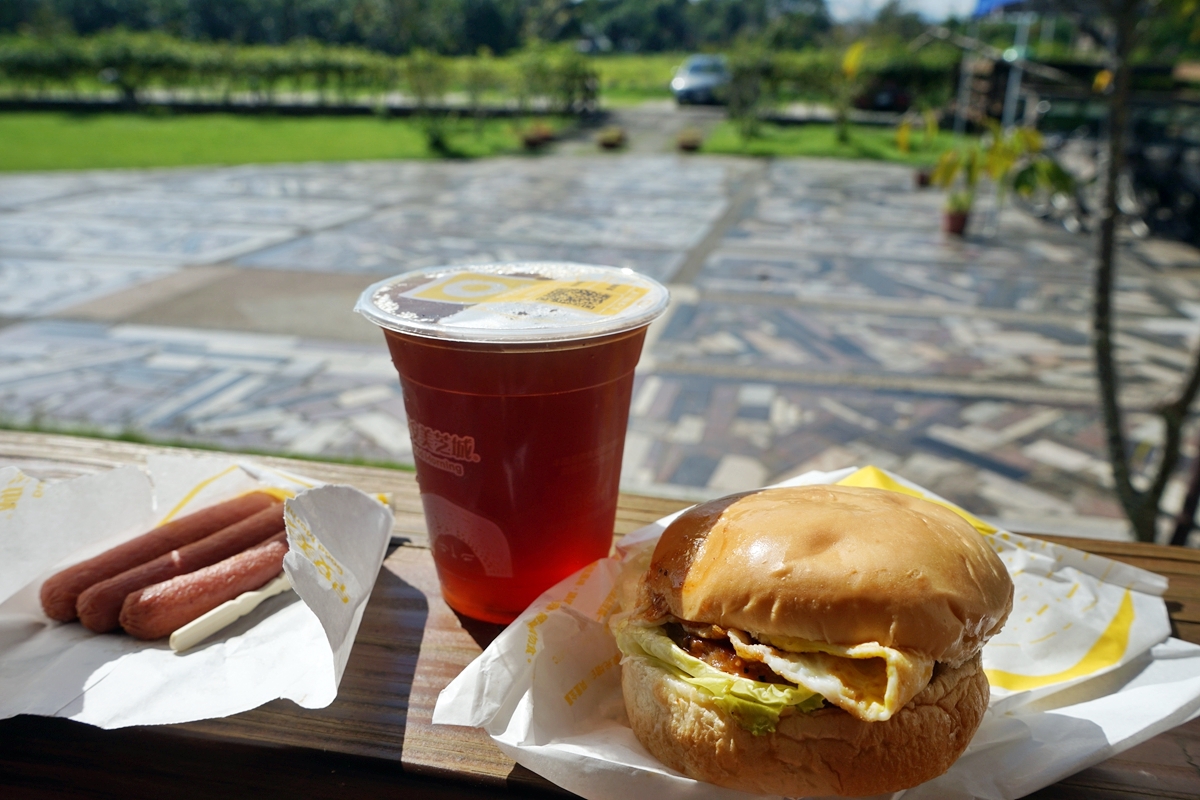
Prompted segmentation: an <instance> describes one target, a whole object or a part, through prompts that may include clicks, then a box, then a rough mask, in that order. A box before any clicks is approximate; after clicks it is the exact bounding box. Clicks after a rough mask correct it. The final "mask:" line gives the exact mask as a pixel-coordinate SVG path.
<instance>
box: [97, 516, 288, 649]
mask: <svg viewBox="0 0 1200 800" xmlns="http://www.w3.org/2000/svg"><path fill="white" fill-rule="evenodd" d="M287 550H288V546H287V534H286V533H280V534H278V535H276V536H272V537H271V538H270V539H268V540H267V541H265V542H263V543H262V544H259V545H255V546H254V547H251V548H250V549H249V550H246V551H243V552H241V553H238V554H237V555H235V556H231V557H230V558H227V559H225V560H224V561H220V562H218V563H216V564H213V565H211V566H207V567H204V568H202V569H198V570H196V571H195V572H189V573H187V574H186V575H178V576H176V577H174V578H171V579H169V580H165V581H163V582H162V583H156V584H154V585H152V586H147V587H145V588H144V589H138V590H137V591H135V592H132V593H130V594H129V595H128V596H127V597H126V598H125V603H124V605H123V606H122V607H121V619H120V622H121V627H122V628H124V629H125V631H126V633H129V634H131V635H133V636H136V637H137V638H139V639H159V638H161V637H163V636H167V635H169V634H171V633H172V632H174V631H176V630H178V629H179V628H182V627H183V626H184V625H186V624H188V623H189V622H191V621H192V620H194V619H196V618H197V617H199V616H201V615H202V614H206V613H208V612H209V611H211V610H212V609H214V608H216V607H217V606H219V605H221V603H224V602H225V601H227V600H232V599H233V598H235V597H237V596H238V595H240V594H241V593H242V592H249V591H252V590H254V589H258V588H259V587H261V586H263V585H264V584H266V583H268V582H269V581H270V580H271V579H272V578H274V577H275V576H276V575H278V574H279V572H280V570H282V569H283V557H284V555H285V554H286V553H287Z"/></svg>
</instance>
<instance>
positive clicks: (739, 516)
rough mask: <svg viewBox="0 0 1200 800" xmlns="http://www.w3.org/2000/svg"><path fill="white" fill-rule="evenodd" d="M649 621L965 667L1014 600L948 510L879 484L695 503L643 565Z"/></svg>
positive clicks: (995, 560)
mask: <svg viewBox="0 0 1200 800" xmlns="http://www.w3.org/2000/svg"><path fill="white" fill-rule="evenodd" d="M644 591H646V592H647V595H644V596H643V602H644V603H647V604H648V605H649V609H648V613H650V614H651V615H655V614H657V615H663V616H665V615H666V614H671V615H674V616H675V617H677V618H679V619H683V620H688V621H692V622H700V623H710V624H714V625H720V626H722V627H725V628H738V629H741V630H744V631H747V632H749V633H751V634H754V635H763V634H766V635H770V636H792V637H797V638H801V639H808V640H811V641H816V642H827V643H830V644H839V645H855V644H863V643H866V642H878V643H879V644H882V645H884V646H887V647H896V648H907V649H911V650H916V651H918V652H921V653H924V654H925V655H928V656H929V657H931V658H932V659H933V660H935V661H940V662H944V663H948V664H950V665H951V666H957V665H959V664H962V663H964V662H965V661H967V660H968V659H970V658H971V657H972V656H974V655H975V653H977V652H978V651H979V649H980V648H981V647H983V644H984V642H986V641H987V640H988V639H989V638H990V637H991V636H992V635H993V634H995V633H996V632H998V631H999V630H1000V628H1001V626H1002V625H1003V624H1004V620H1005V619H1006V618H1007V617H1008V612H1009V610H1010V609H1011V608H1012V592H1013V588H1012V580H1011V579H1010V578H1009V576H1008V572H1007V571H1006V570H1005V568H1004V564H1003V563H1002V562H1001V561H1000V558H999V556H997V555H996V553H995V552H993V550H992V548H991V547H990V546H989V545H988V543H987V541H986V540H985V539H984V537H983V536H982V535H980V533H979V532H978V531H976V530H975V528H974V527H972V526H971V525H970V524H969V523H968V522H967V521H966V520H964V519H963V518H962V517H960V516H959V515H958V514H956V513H954V512H953V511H951V510H949V509H947V508H945V507H943V506H940V505H937V504H935V503H931V502H929V501H927V500H922V499H920V498H916V497H911V496H909V495H905V494H900V493H899V492H892V491H887V490H884V489H864V488H857V487H849V486H799V487H793V488H784V489H764V490H761V491H757V492H750V493H744V494H737V495H731V496H729V497H725V498H721V499H719V500H713V501H711V502H708V503H704V504H702V505H698V506H696V507H694V508H691V509H689V510H688V511H686V512H684V513H683V514H682V515H680V516H679V517H678V518H677V519H676V520H675V521H674V522H672V523H671V524H670V525H669V526H668V527H667V529H666V531H664V532H663V535H662V538H661V539H660V540H659V542H658V546H657V547H656V548H655V550H654V555H653V557H652V559H651V562H650V568H649V570H648V571H647V573H646V582H645V586H644Z"/></svg>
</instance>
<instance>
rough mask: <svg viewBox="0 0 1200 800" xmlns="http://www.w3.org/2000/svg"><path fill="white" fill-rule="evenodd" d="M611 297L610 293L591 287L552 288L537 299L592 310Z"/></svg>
mask: <svg viewBox="0 0 1200 800" xmlns="http://www.w3.org/2000/svg"><path fill="white" fill-rule="evenodd" d="M610 297H612V295H611V294H605V293H604V292H595V291H592V290H591V289H553V290H551V291H549V292H547V293H546V294H544V295H542V296H541V297H539V298H538V299H539V300H541V301H542V302H545V303H557V304H559V305H561V306H574V307H575V308H582V309H585V310H587V311H593V310H595V309H597V308H599V307H600V306H602V305H603V304H604V302H605V301H606V300H608V299H609V298H610Z"/></svg>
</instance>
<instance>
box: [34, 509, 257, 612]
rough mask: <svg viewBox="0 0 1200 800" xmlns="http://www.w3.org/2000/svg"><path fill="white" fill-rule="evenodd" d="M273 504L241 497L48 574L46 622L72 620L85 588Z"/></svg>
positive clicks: (44, 604)
mask: <svg viewBox="0 0 1200 800" xmlns="http://www.w3.org/2000/svg"><path fill="white" fill-rule="evenodd" d="M276 502H278V501H277V500H276V499H275V498H274V497H272V496H271V495H269V494H267V493H266V492H251V493H250V494H244V495H242V496H241V497H236V498H234V499H233V500H227V501H225V502H224V503H218V504H216V505H215V506H209V507H208V508H205V509H201V510H200V511H197V512H196V513H194V514H188V515H187V516H186V517H180V518H179V519H176V520H172V521H171V522H168V523H167V524H165V525H160V526H159V527H157V528H155V529H154V530H152V531H150V532H149V533H144V534H142V535H141V536H139V537H137V538H136V539H130V540H129V541H128V542H125V543H124V544H119V545H117V546H116V547H114V548H112V549H111V550H106V551H105V552H103V553H101V554H100V555H98V556H95V557H94V558H89V559H88V560H87V561H81V562H79V563H78V564H75V565H73V566H70V567H67V568H66V569H64V570H63V571H61V572H57V573H55V574H54V575H51V576H50V577H49V578H47V579H46V582H45V583H43V584H42V591H41V598H42V609H43V610H45V612H46V616H48V617H50V619H56V620H58V621H59V622H70V621H71V620H73V619H75V603H76V601H78V599H79V595H80V594H82V593H83V591H84V590H85V589H87V588H88V587H89V586H92V585H94V584H97V583H99V582H100V581H103V580H107V579H109V578H111V577H113V576H114V575H119V574H121V573H122V572H124V571H125V570H127V569H132V568H134V567H136V566H138V565H139V564H145V563H146V562H147V561H149V560H150V559H152V558H158V557H159V556H161V555H163V554H164V553H169V552H171V551H172V550H176V549H178V548H180V547H183V546H184V545H188V544H191V543H192V542H195V541H198V540H200V539H203V538H204V537H205V536H211V535H212V534H214V533H216V532H217V531H219V530H221V529H222V528H228V527H229V526H230V525H232V524H234V523H235V522H240V521H241V520H244V519H245V518H246V517H248V516H250V515H251V514H254V513H256V512H258V511H262V510H263V509H264V508H267V507H268V506H270V505H273V504H274V503H276Z"/></svg>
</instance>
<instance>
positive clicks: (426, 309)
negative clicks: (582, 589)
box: [355, 262, 667, 623]
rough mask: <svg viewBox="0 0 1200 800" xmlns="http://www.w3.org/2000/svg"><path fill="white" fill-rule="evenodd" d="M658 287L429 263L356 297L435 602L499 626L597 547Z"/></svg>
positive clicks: (619, 276) (568, 267)
mask: <svg viewBox="0 0 1200 800" xmlns="http://www.w3.org/2000/svg"><path fill="white" fill-rule="evenodd" d="M666 303H667V291H666V289H665V288H664V287H663V286H662V285H661V284H659V283H657V282H656V281H653V280H651V279H649V278H646V277H644V276H642V275H639V274H637V273H635V272H633V271H632V270H628V269H614V268H611V267H597V266H589V265H583V264H563V263H543V262H538V263H516V264H488V265H478V266H464V267H439V268H433V269H427V270H420V271H417V272H409V273H405V274H403V275H398V276H396V277H394V278H389V279H388V280H385V281H381V282H380V283H377V284H375V285H373V286H371V287H369V288H368V289H367V290H366V291H364V292H363V294H362V296H361V297H360V298H359V301H358V304H357V306H356V307H355V309H356V310H357V311H359V312H360V313H362V314H363V315H364V316H365V317H367V319H369V320H371V321H372V322H374V323H376V324H377V325H379V326H380V327H381V328H383V333H384V336H385V338H386V340H387V345H388V348H389V350H390V351H391V355H392V363H393V364H395V366H396V370H397V372H398V373H399V376H400V386H401V389H402V390H403V393H404V406H405V411H406V413H407V415H408V426H409V433H410V435H411V437H412V446H413V456H414V460H415V462H416V467H417V483H418V485H419V487H420V490H421V502H422V504H423V506H424V509H425V519H426V523H427V525H428V529H429V539H430V546H431V548H432V550H433V558H434V563H435V564H436V566H437V570H438V578H439V580H440V581H441V586H442V594H443V596H444V597H445V599H446V602H447V603H449V605H450V606H451V607H452V608H454V609H455V610H456V611H458V612H460V613H462V614H464V615H466V616H469V617H474V618H476V619H482V620H487V621H491V622H502V623H506V622H511V621H512V620H513V618H515V617H516V616H517V615H518V614H519V613H521V612H522V611H523V610H525V608H526V607H527V606H528V605H529V603H530V602H532V601H533V600H534V599H535V598H536V597H537V596H538V595H539V594H541V593H542V592H543V591H545V590H546V589H547V588H549V587H550V586H552V585H554V584H555V583H557V582H558V581H559V580H561V579H562V578H564V577H566V576H567V575H570V574H571V573H572V572H574V571H576V570H578V569H580V568H581V567H583V566H585V565H587V564H588V563H590V562H592V561H594V560H596V559H598V558H603V557H604V556H606V555H608V552H609V549H610V547H611V545H612V536H613V526H614V523H615V519H616V508H617V494H618V486H619V481H620V474H621V455H622V452H623V450H624V446H625V430H626V424H627V422H628V418H629V399H630V393H631V392H632V388H633V370H634V367H635V366H637V362H638V358H639V357H640V354H641V349H642V342H643V340H644V339H645V335H646V328H647V326H648V325H649V324H650V322H651V321H652V320H653V319H654V318H655V317H657V316H658V315H659V314H661V313H662V311H663V309H664V308H665V307H666Z"/></svg>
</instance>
